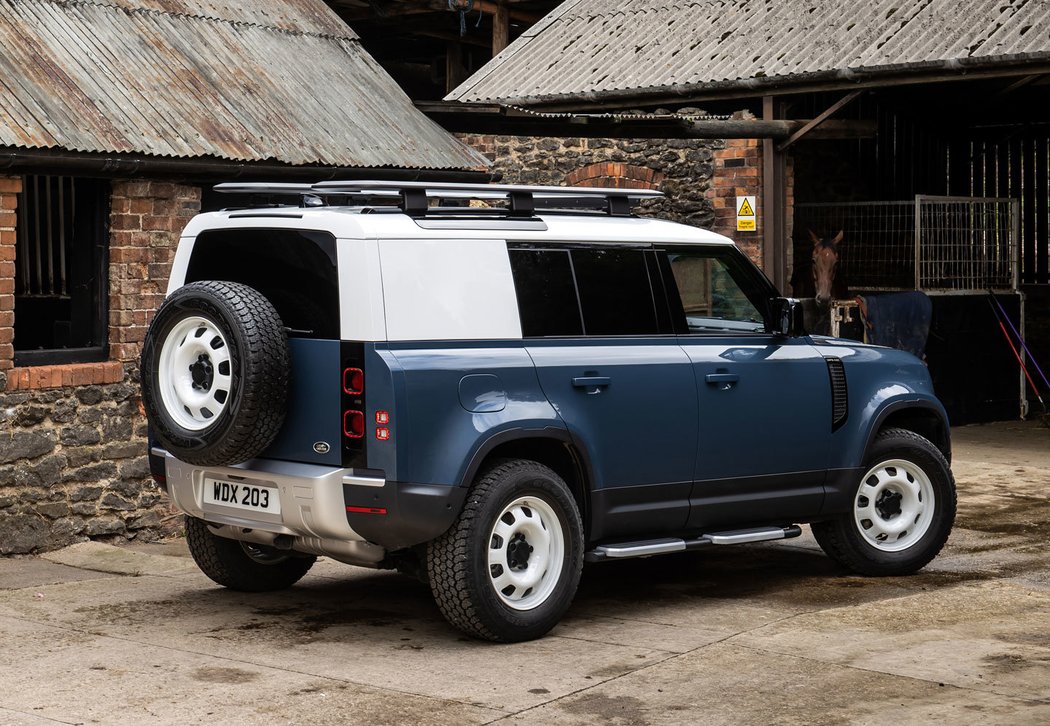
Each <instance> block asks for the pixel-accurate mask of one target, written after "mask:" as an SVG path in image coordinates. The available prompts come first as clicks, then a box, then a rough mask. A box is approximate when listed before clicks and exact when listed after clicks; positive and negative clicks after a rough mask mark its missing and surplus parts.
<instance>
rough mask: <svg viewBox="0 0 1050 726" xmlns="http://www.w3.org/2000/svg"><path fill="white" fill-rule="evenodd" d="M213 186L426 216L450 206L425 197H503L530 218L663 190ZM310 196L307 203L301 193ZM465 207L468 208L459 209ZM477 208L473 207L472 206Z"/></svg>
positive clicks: (623, 207) (625, 206)
mask: <svg viewBox="0 0 1050 726" xmlns="http://www.w3.org/2000/svg"><path fill="white" fill-rule="evenodd" d="M215 191H217V192H225V193H229V194H256V195H267V196H298V197H302V198H303V200H304V202H303V206H316V205H317V204H318V203H322V202H320V197H324V196H350V197H363V198H381V199H383V198H389V199H391V200H393V199H395V198H396V199H398V200H399V201H398V204H397V206H398V207H399V208H400V209H401V211H403V212H404V213H405V214H408V215H411V216H414V217H425V216H427V214H434V213H440V214H443V215H447V214H449V213H451V212H453V210H454V208H449V207H431V206H430V202H429V200H430V199H478V200H487V199H505V200H507V206H506V208H505V209H506V214H507V215H508V216H511V217H531V216H533V214H534V213H535V211H536V209H537V207H539V208H541V209H565V208H583V209H589V210H596V209H600V208H601V207H604V210H603V211H605V213H606V214H609V215H610V216H614V217H626V216H630V214H631V207H632V205H633V204H636V203H637V202H639V201H641V200H643V199H657V198H660V197H662V196H663V195H664V194H663V192H660V191H656V190H655V189H610V188H605V187H555V186H528V185H523V184H461V183H458V182H417V181H389V180H384V181H372V180H365V181H326V182H320V183H318V184H280V183H278V184H270V183H265V182H237V183H227V184H217V185H216V186H215ZM307 197H310V198H316V199H317V201H314V199H311V200H310V202H311V203H309V204H307V203H306V198H307ZM462 209H463V211H465V212H466V211H468V210H469V209H470V208H462ZM474 211H476V210H474Z"/></svg>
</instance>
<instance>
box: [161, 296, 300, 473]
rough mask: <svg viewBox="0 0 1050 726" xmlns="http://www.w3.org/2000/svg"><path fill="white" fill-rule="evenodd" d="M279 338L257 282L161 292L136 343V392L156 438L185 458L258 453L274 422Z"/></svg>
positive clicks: (283, 366)
mask: <svg viewBox="0 0 1050 726" xmlns="http://www.w3.org/2000/svg"><path fill="white" fill-rule="evenodd" d="M289 366H290V363H289V356H288V338H287V335H286V333H285V329H284V325H283V323H282V322H281V318H280V316H279V315H278V314H277V311H276V310H275V309H274V307H273V305H271V304H270V301H269V300H267V299H266V297H265V296H263V295H262V293H260V292H259V291H258V290H255V289H254V288H251V287H249V286H247V285H243V284H241V283H237V282H221V281H217V280H207V281H203V282H194V283H190V284H189V285H185V286H184V287H181V288H179V289H178V290H176V291H175V292H173V293H172V294H171V295H169V296H168V298H167V299H166V300H165V301H164V303H163V304H162V305H161V306H160V309H159V310H158V311H157V315H156V317H155V318H154V319H153V323H152V324H151V325H150V328H149V332H147V334H146V340H145V342H144V344H143V346H142V365H141V372H140V374H141V380H142V401H143V404H144V406H145V409H146V417H147V419H148V420H149V423H150V426H151V427H152V431H153V436H154V438H155V439H156V440H157V442H158V443H159V444H160V445H161V446H163V447H164V448H165V449H167V450H168V451H169V452H171V453H172V454H173V455H174V456H175V457H177V458H179V459H181V460H182V461H186V462H189V463H191V464H199V465H205V466H221V465H229V464H237V463H240V462H242V461H246V460H248V459H251V458H253V457H255V456H257V455H259V454H260V453H261V452H262V451H263V450H264V449H266V447H267V446H269V445H270V443H271V442H272V441H273V439H274V437H275V436H276V435H277V432H278V431H279V430H280V428H281V424H282V423H283V422H284V414H285V406H286V400H287V395H288V370H289Z"/></svg>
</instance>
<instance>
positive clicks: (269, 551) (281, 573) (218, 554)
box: [186, 517, 317, 592]
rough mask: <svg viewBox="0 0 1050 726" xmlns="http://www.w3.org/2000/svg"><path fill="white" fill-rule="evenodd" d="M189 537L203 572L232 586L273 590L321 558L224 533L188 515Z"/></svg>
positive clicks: (288, 584)
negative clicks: (230, 537) (216, 531)
mask: <svg viewBox="0 0 1050 726" xmlns="http://www.w3.org/2000/svg"><path fill="white" fill-rule="evenodd" d="M186 541H187V543H188V544H189V547H190V554H191V555H193V560H194V562H196V563H197V566H198V567H200V568H201V572H203V573H204V574H205V575H207V576H208V577H210V578H211V579H212V580H214V581H215V582H217V583H218V584H220V585H222V586H223V587H228V588H230V589H231V590H240V591H242V592H269V591H271V590H284V589H285V588H289V587H291V586H292V585H294V584H295V583H297V582H299V580H301V579H302V578H303V575H305V574H306V573H307V572H309V571H310V568H311V567H313V564H314V562H316V561H317V558H316V557H314V556H312V555H299V554H290V553H288V552H283V551H281V550H277V549H274V548H273V547H266V546H264V545H257V544H252V543H251V542H239V541H237V540H233V539H228V538H226V537H220V536H218V535H217V534H215V533H214V532H212V531H211V529H209V527H208V523H207V522H205V521H203V520H200V519H196V518H195V517H186Z"/></svg>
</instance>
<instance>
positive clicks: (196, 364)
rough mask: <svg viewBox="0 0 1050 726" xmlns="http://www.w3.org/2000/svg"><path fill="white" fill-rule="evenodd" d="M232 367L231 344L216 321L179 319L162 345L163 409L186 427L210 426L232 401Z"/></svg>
mask: <svg viewBox="0 0 1050 726" xmlns="http://www.w3.org/2000/svg"><path fill="white" fill-rule="evenodd" d="M231 368H232V363H231V361H230V347H229V346H228V345H227V344H226V338H225V337H224V336H223V334H222V332H221V331H220V330H219V328H218V326H217V325H216V324H215V323H214V322H212V321H211V320H209V319H208V318H204V317H200V316H193V317H189V318H185V319H184V320H180V321H179V322H178V323H176V324H175V327H173V328H172V329H171V330H170V331H169V332H168V335H167V337H166V338H165V339H164V343H163V345H162V346H161V348H160V365H159V370H158V372H157V373H158V375H157V377H158V382H159V388H160V396H161V400H162V401H163V402H164V410H165V411H166V412H167V413H168V415H169V416H171V418H172V419H173V420H174V421H175V423H176V424H178V425H179V426H181V427H182V428H184V429H188V430H189V431H203V430H204V429H206V428H208V427H209V426H211V425H212V424H213V423H215V420H216V419H217V418H218V416H219V415H220V414H221V413H222V412H223V411H224V410H225V409H226V407H227V406H228V405H229V403H230V389H231V385H232V376H231V372H232V370H231ZM202 373H203V376H202ZM195 374H196V377H195ZM202 377H203V378H204V380H201V379H202Z"/></svg>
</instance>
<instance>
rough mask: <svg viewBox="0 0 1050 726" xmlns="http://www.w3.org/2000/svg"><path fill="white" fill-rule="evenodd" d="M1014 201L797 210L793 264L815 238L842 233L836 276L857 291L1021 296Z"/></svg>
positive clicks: (944, 200) (935, 199)
mask: <svg viewBox="0 0 1050 726" xmlns="http://www.w3.org/2000/svg"><path fill="white" fill-rule="evenodd" d="M1019 209H1020V203H1019V201H1018V200H1017V199H1000V198H978V197H940V196H925V195H919V196H916V197H915V199H914V200H913V201H899V202H828V203H808V204H807V203H800V204H796V205H795V225H794V228H795V230H796V235H797V236H798V241H796V243H795V253H796V258H795V260H796V263H800V262H804V261H805V259H806V256H807V255H808V254H809V251H810V248H811V245H810V242H809V241H808V230H812V231H813V232H815V233H816V234H817V235H818V236H820V235H828V234H834V233H835V232H837V231H838V230H842V232H843V242H842V246H841V252H840V257H839V274H840V275H843V276H844V277H845V280H846V284H847V286H848V287H849V288H850V290H852V291H870V292H880V291H899V290H921V291H922V292H925V293H926V294H928V295H944V294H953V295H958V294H975V293H987V292H989V291H994V292H1016V291H1017V289H1018V283H1019V280H1020V277H1019V267H1018V239H1019V227H1018V220H1019V218H1020V215H1019Z"/></svg>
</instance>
